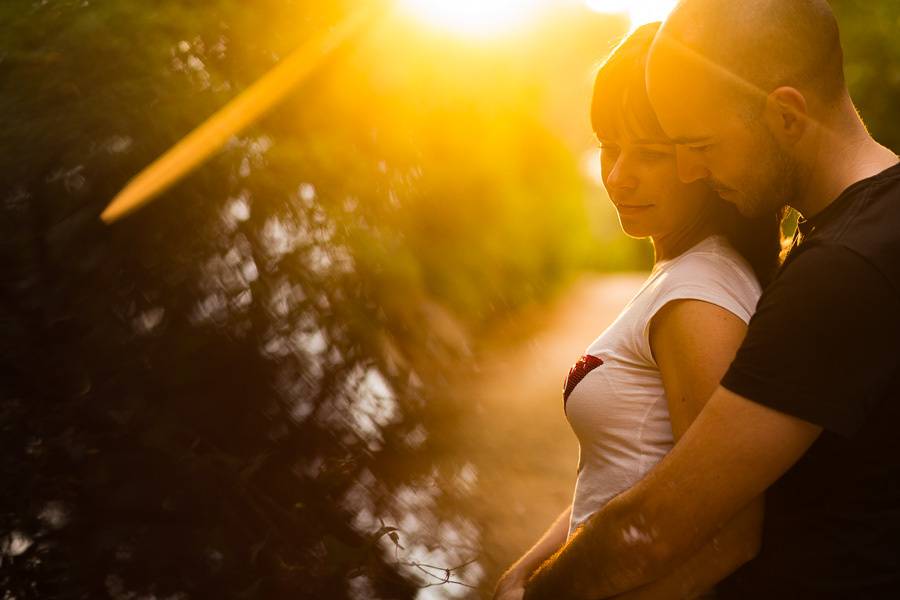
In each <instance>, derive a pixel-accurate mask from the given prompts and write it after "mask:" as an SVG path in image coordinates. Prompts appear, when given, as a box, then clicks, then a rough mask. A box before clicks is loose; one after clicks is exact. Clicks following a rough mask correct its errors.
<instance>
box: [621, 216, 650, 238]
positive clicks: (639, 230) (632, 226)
mask: <svg viewBox="0 0 900 600" xmlns="http://www.w3.org/2000/svg"><path fill="white" fill-rule="evenodd" d="M619 227H621V228H622V232H623V233H624V234H625V235H627V236H628V237H633V238H637V239H640V238H645V237H649V236H650V232H649V231H647V228H646V227H641V226H640V225H638V224H637V223H631V222H629V221H628V220H627V219H622V218H620V219H619Z"/></svg>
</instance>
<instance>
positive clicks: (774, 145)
mask: <svg viewBox="0 0 900 600" xmlns="http://www.w3.org/2000/svg"><path fill="white" fill-rule="evenodd" d="M760 146H761V147H760V149H759V151H758V152H757V156H758V157H759V161H758V162H757V166H756V167H754V168H753V170H752V172H751V173H752V174H754V175H757V178H756V180H755V181H747V182H746V183H745V184H744V185H742V186H741V188H742V190H741V192H740V194H741V195H742V196H743V198H742V201H741V202H739V203H736V204H737V207H738V211H739V212H740V213H741V214H742V215H743V216H745V217H748V218H757V217H762V216H764V215H766V214H772V213H775V212H776V211H778V210H779V209H781V208H782V207H783V206H785V205H787V204H790V203H791V202H792V201H793V200H795V199H796V197H797V177H798V168H797V163H796V161H795V160H794V159H793V157H791V156H790V155H789V154H788V153H787V152H785V150H784V148H782V146H781V144H779V143H778V140H776V139H775V137H774V136H773V135H772V134H771V133H770V132H769V131H768V130H765V137H764V139H763V143H762V144H760Z"/></svg>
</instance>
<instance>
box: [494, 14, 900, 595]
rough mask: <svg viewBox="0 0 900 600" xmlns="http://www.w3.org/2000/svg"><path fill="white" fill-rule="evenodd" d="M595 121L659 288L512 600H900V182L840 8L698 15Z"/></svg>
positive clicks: (608, 174)
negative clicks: (785, 224) (864, 114)
mask: <svg viewBox="0 0 900 600" xmlns="http://www.w3.org/2000/svg"><path fill="white" fill-rule="evenodd" d="M591 116H592V124H593V127H594V130H595V132H596V134H597V137H598V139H599V140H600V144H601V162H602V171H603V181H604V185H605V186H606V189H607V191H608V193H609V196H610V199H611V200H612V201H613V203H614V204H615V205H616V209H617V211H618V214H619V219H620V222H621V225H622V228H623V230H624V231H625V232H626V233H627V234H629V235H632V236H634V237H647V238H650V239H651V240H652V242H653V247H654V251H655V264H654V267H653V270H652V272H651V273H650V276H649V278H648V279H647V281H646V282H645V283H644V285H643V286H642V287H641V289H640V290H639V291H638V293H637V294H636V295H635V296H634V298H632V300H631V301H630V302H629V303H628V305H627V306H626V307H625V309H624V310H623V311H622V313H621V314H620V315H619V317H618V318H617V319H616V320H615V322H614V323H613V324H612V325H610V327H609V328H608V329H607V330H606V331H604V332H603V333H602V334H601V335H600V336H599V337H598V338H597V339H596V340H595V341H594V342H593V343H592V344H591V345H590V346H589V347H588V348H587V349H586V351H585V353H584V355H583V356H582V357H581V358H580V359H579V360H578V361H577V362H576V363H575V365H574V366H573V367H572V369H571V370H570V372H569V374H568V377H567V378H566V380H565V385H564V392H563V408H564V410H565V414H566V418H567V419H568V421H569V423H570V424H571V426H572V429H573V431H574V432H575V434H576V436H577V437H578V441H579V447H580V452H579V458H578V474H577V480H576V483H575V491H574V496H573V501H572V504H571V506H569V507H568V508H567V509H566V510H565V511H563V513H562V514H561V515H560V516H559V517H558V518H557V519H556V521H555V522H554V523H553V524H552V525H551V526H550V527H549V529H548V530H547V531H546V533H545V534H544V535H543V536H542V537H541V538H540V539H539V540H538V541H537V543H536V544H535V545H534V546H533V547H532V548H531V549H530V550H529V551H528V552H527V553H526V554H525V555H523V556H522V557H521V558H520V559H519V560H518V561H517V562H516V563H515V564H514V565H513V566H512V567H510V569H509V570H508V571H507V572H506V574H504V576H503V577H502V578H501V579H500V581H499V582H498V584H497V588H496V591H495V594H494V598H495V600H519V599H521V598H525V599H527V600H537V599H548V600H550V599H559V600H565V599H584V600H589V599H590V600H593V599H597V598H607V597H617V598H692V597H717V598H753V599H768V598H791V599H798V598H900V434H898V432H897V429H898V428H900V166H898V157H897V155H896V153H894V152H893V151H891V150H889V149H887V148H885V147H884V146H882V145H880V144H879V143H878V142H876V141H875V140H874V139H873V138H872V137H871V136H870V135H869V133H868V131H867V130H866V128H865V125H864V124H863V122H862V121H861V119H860V117H859V115H858V113H857V111H856V109H855V108H854V105H853V102H852V100H851V98H850V96H849V93H848V91H847V86H846V83H845V80H844V75H843V53H842V49H841V43H840V37H839V32H838V26H837V23H836V21H835V19H834V16H833V14H832V12H831V10H830V8H829V6H828V4H827V2H826V1H825V0H740V1H736V0H682V1H681V2H680V3H679V4H678V6H677V7H676V8H675V9H674V11H673V12H672V14H671V16H670V17H669V18H668V19H667V20H666V22H665V23H663V24H659V23H656V24H650V25H646V26H644V27H642V28H639V29H638V30H636V31H635V32H634V33H632V34H631V35H630V36H629V37H628V38H627V39H626V40H624V41H623V42H622V43H621V44H620V45H619V47H618V48H617V49H616V50H615V51H614V52H613V54H612V55H611V56H610V57H609V58H608V59H607V61H606V62H605V63H604V65H603V66H602V67H601V68H600V71H599V73H598V75H597V79H596V84H595V89H594V98H593V102H592V111H591ZM788 206H790V207H793V208H794V209H796V210H797V211H798V212H799V214H800V215H801V216H800V219H799V223H798V227H797V230H796V233H795V234H794V237H793V240H792V241H791V242H790V246H789V247H788V248H786V249H785V250H784V251H782V244H781V233H780V232H781V229H780V222H781V218H782V216H783V215H784V211H785V210H786V207H788Z"/></svg>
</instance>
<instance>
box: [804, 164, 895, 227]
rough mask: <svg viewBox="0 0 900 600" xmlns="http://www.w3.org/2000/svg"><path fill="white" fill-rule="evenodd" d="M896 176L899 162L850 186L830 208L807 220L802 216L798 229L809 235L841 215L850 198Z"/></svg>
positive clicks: (827, 207)
mask: <svg viewBox="0 0 900 600" xmlns="http://www.w3.org/2000/svg"><path fill="white" fill-rule="evenodd" d="M895 174H900V162H897V163H895V164H894V165H891V166H890V167H888V168H887V169H884V170H883V171H879V172H878V173H875V174H874V175H870V176H869V177H865V178H863V179H860V180H859V181H856V182H854V183H852V184H850V185H849V186H848V187H847V188H846V189H845V190H844V191H843V192H841V193H840V194H839V195H838V197H837V198H835V199H834V200H833V201H832V202H831V203H830V204H829V205H828V206H826V207H825V208H823V209H822V210H820V211H819V212H818V213H816V214H815V215H813V216H812V217H810V218H808V219H805V218H803V217H802V216H801V217H800V218H798V219H797V229H798V230H799V231H800V233H801V234H802V235H804V236H805V235H809V233H810V232H811V231H812V230H813V229H815V228H816V227H818V226H819V225H821V224H822V223H824V222H826V221H828V219H830V218H832V217H833V216H834V215H836V214H838V213H840V212H841V209H842V208H843V206H844V204H846V203H847V201H848V200H849V199H850V198H853V197H854V196H855V195H856V193H857V192H858V191H859V190H860V189H861V188H864V187H867V186H869V185H871V184H873V183H875V182H877V181H881V180H882V179H886V178H888V177H891V176H892V175H895Z"/></svg>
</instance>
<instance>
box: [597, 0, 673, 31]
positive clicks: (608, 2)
mask: <svg viewBox="0 0 900 600" xmlns="http://www.w3.org/2000/svg"><path fill="white" fill-rule="evenodd" d="M586 2H587V5H588V7H590V8H591V10H595V11H597V12H600V13H608V14H624V15H627V16H628V20H629V21H631V27H632V29H634V28H636V27H639V26H641V25H643V24H644V23H650V22H652V21H662V20H664V19H665V18H666V17H667V16H668V15H669V13H670V12H672V9H673V8H675V5H676V4H678V0H586Z"/></svg>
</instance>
